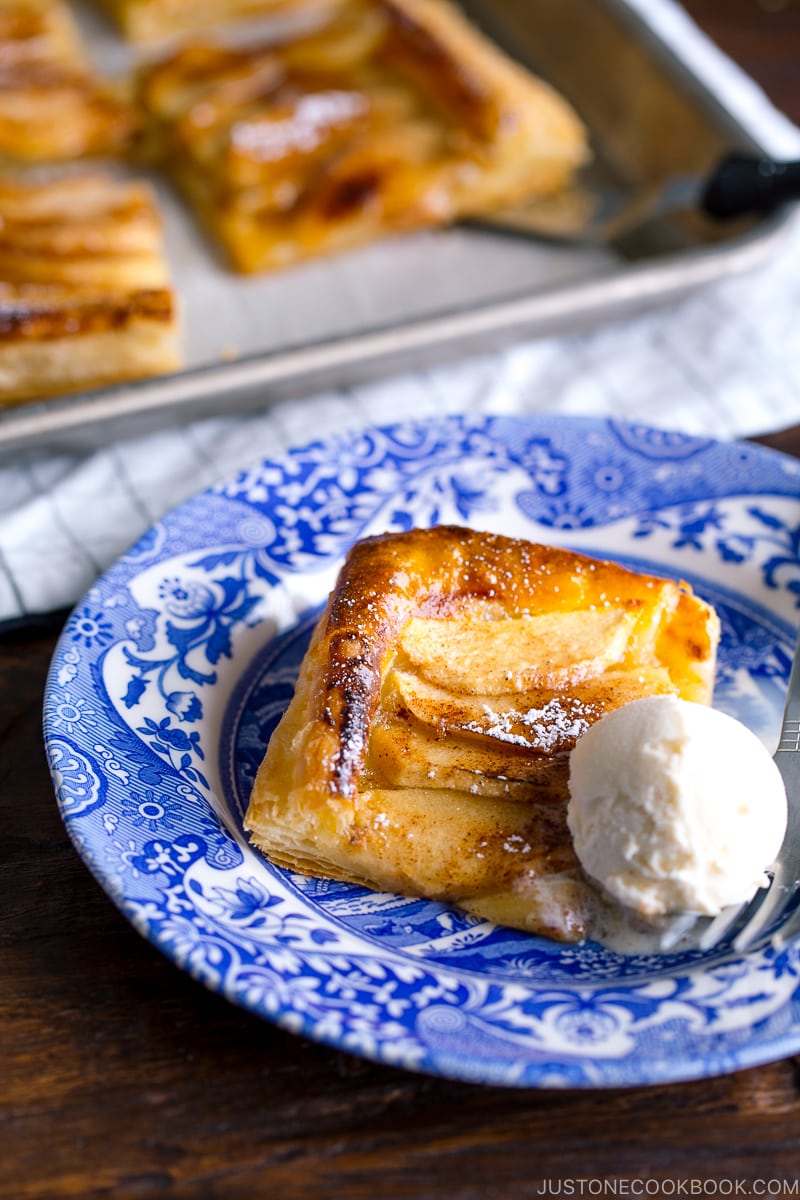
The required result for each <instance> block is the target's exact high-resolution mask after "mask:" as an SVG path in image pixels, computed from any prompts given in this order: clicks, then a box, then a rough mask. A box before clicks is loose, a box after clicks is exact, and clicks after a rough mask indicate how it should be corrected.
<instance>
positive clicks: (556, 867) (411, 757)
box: [246, 526, 719, 941]
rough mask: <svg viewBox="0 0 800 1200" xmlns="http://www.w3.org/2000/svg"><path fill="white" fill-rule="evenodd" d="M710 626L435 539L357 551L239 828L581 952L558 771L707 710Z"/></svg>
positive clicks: (610, 579) (653, 594) (625, 587)
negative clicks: (636, 703) (623, 713)
mask: <svg viewBox="0 0 800 1200" xmlns="http://www.w3.org/2000/svg"><path fill="white" fill-rule="evenodd" d="M718 636H719V626H718V621H717V618H716V615H715V613H714V611H713V609H711V608H710V607H709V606H708V605H707V604H705V603H704V602H703V601H702V600H701V599H699V598H698V597H697V596H695V595H694V594H693V593H692V591H691V589H690V588H689V587H688V586H687V585H685V584H676V583H673V582H671V581H669V580H664V579H659V578H656V577H653V576H649V575H639V574H633V573H631V572H630V571H627V570H625V569H623V568H622V567H620V566H617V565H615V564H614V563H609V562H601V561H596V560H593V559H590V558H586V557H584V556H581V555H579V554H574V553H571V552H570V551H567V550H561V549H555V548H553V547H550V546H542V545H536V544H534V543H530V542H526V541H521V540H515V539H511V538H506V537H500V536H495V535H491V534H485V533H476V532H474V531H472V530H467V529H461V528H455V527H445V526H440V527H436V528H433V529H429V530H414V531H411V532H409V533H402V534H387V535H385V536H382V537H375V538H369V539H366V540H365V541H363V542H361V543H359V544H357V545H356V546H355V548H354V549H353V550H352V552H351V553H350V555H349V557H348V558H347V560H346V562H345V564H344V567H343V569H342V571H341V574H340V576H339V579H338V582H337V584H336V587H335V588H334V591H333V593H332V594H331V597H330V600H329V603H328V606H327V608H326V610H325V612H324V613H323V615H322V617H321V618H320V620H319V623H318V625H317V627H316V630H315V632H314V635H313V638H312V641H311V645H310V647H309V650H308V653H307V655H306V658H305V660H304V662H303V665H302V668H301V671H300V676H299V679H298V682H297V687H296V691H295V694H294V697H293V699H292V701H291V703H290V705H289V708H288V709H287V711H286V713H285V714H284V716H283V718H282V719H281V722H280V723H279V725H278V727H277V728H276V730H275V732H274V733H273V735H272V738H271V740H270V743H269V747H268V749H267V753H266V756H265V758H264V761H263V763H262V765H261V768H260V770H259V772H258V776H257V779H256V782H255V786H254V789H253V794H252V798H251V801H250V805H249V808H248V812H247V816H246V826H247V828H248V829H249V831H250V835H251V837H252V840H253V842H254V843H255V845H257V846H258V847H260V848H261V850H263V851H264V852H265V853H266V855H267V856H268V857H269V858H270V859H271V860H272V861H274V862H275V863H277V864H279V865H281V866H284V867H289V868H291V869H293V870H297V871H301V872H306V873H308V874H311V875H317V876H323V877H329V878H333V879H340V880H350V881H352V882H354V883H359V884H363V885H365V886H367V887H371V888H375V889H380V890H390V891H397V892H401V893H404V894H406V895H412V896H424V897H429V898H432V899H439V900H443V901H447V902H451V903H454V904H456V905H459V906H461V907H462V908H464V909H466V910H468V911H470V912H471V913H474V914H475V915H477V916H479V917H482V918H485V919H488V920H492V921H496V922H499V923H500V924H505V925H510V926H513V927H517V928H519V929H523V930H529V931H532V932H537V933H541V934H545V935H547V936H551V937H554V938H557V939H560V940H565V941H569V940H578V939H580V938H581V937H582V936H584V934H585V931H586V925H587V919H588V915H589V912H590V903H591V900H590V894H589V891H588V888H587V885H586V884H585V882H584V878H583V876H582V874H581V871H580V869H579V866H578V862H577V859H576V857H575V853H574V850H573V847H572V842H571V839H570V835H569V831H568V828H567V824H566V803H567V771H568V765H567V762H568V754H569V751H570V750H571V748H572V746H573V745H574V743H575V740H576V738H577V737H578V736H579V735H580V734H581V733H583V732H584V731H585V730H586V729H587V728H588V726H589V725H590V724H591V723H592V722H594V721H596V720H597V719H599V717H600V716H602V715H603V714H604V713H606V712H608V711H610V710H611V709H613V708H616V707H618V706H619V705H621V704H623V703H625V702H627V701H629V700H632V699H635V698H636V697H639V696H642V695H645V694H653V693H659V692H671V693H675V694H678V695H680V696H683V697H684V698H686V699H691V700H695V701H700V702H708V701H710V698H711V692H712V687H713V675H714V666H715V655H716V646H717V640H718Z"/></svg>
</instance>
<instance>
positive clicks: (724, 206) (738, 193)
mask: <svg viewBox="0 0 800 1200" xmlns="http://www.w3.org/2000/svg"><path fill="white" fill-rule="evenodd" d="M787 200H800V162H776V161H775V160H774V159H772V158H759V157H758V156H757V155H749V154H731V155H729V157H728V158H725V159H723V160H722V162H721V163H720V164H719V166H718V167H717V168H716V170H715V171H714V174H713V175H712V176H711V178H710V180H709V181H708V184H707V185H706V189H705V191H704V193H703V197H702V200H701V205H702V208H703V210H704V211H705V212H707V213H708V215H709V216H711V217H717V218H724V217H741V216H744V215H745V214H746V213H768V212H771V211H772V210H773V209H774V208H777V207H778V206H779V205H781V204H785V203H786V201H787Z"/></svg>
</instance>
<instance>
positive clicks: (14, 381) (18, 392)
mask: <svg viewBox="0 0 800 1200" xmlns="http://www.w3.org/2000/svg"><path fill="white" fill-rule="evenodd" d="M179 365H180V352H179V348H178V322H177V314H176V304H175V297H174V294H173V291H172V288H171V287H170V284H169V276H168V269H167V264H166V260H165V257H164V250H163V245H162V235H161V219H160V216H159V212H158V208H157V206H156V201H155V198H154V196H153V193H152V192H151V190H150V188H149V187H148V186H147V185H145V184H142V183H137V182H123V181H120V180H115V179H113V178H111V177H110V176H108V175H106V174H104V173H101V172H97V173H92V174H82V175H71V176H67V177H65V178H63V179H58V180H51V181H49V182H46V183H29V182H22V181H11V180H8V179H0V405H3V404H12V403H16V402H18V401H21V400H30V399H33V398H35V397H40V396H50V395H60V394H61V393H63V392H74V391H76V390H79V389H83V388H89V387H99V386H101V385H104V384H108V383H114V382H119V381H121V380H125V379H136V378H139V377H142V376H145V375H155V374H161V373H163V372H166V371H171V370H174V369H176V368H177V367H178V366H179Z"/></svg>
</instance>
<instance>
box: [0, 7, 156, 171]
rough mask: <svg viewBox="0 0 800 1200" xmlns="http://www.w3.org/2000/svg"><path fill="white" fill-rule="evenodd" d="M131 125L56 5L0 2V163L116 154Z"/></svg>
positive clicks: (128, 111) (133, 120)
mask: <svg viewBox="0 0 800 1200" xmlns="http://www.w3.org/2000/svg"><path fill="white" fill-rule="evenodd" d="M137 124H138V121H137V117H136V114H135V110H134V108H133V106H132V105H131V103H130V102H129V101H128V99H127V98H126V97H125V96H124V95H123V93H122V91H121V90H120V89H119V88H117V87H116V86H115V85H114V84H112V83H111V82H108V81H106V80H103V79H100V78H99V77H98V76H97V75H96V74H95V73H94V71H93V70H92V68H91V65H90V64H89V62H88V61H87V59H86V57H85V55H84V51H83V47H82V45H81V41H80V37H79V34H78V30H77V26H76V25H75V23H74V21H73V18H72V15H71V13H70V11H69V9H68V8H67V7H66V6H65V5H64V4H62V3H60V0H0V159H6V160H8V161H10V162H13V163H22V164H32V163H41V162H65V161H68V160H70V159H73V158H85V157H95V156H105V155H109V154H112V155H115V154H119V153H121V152H122V151H124V150H125V149H126V148H127V147H128V145H129V143H130V141H131V139H132V137H133V135H134V133H135V131H136V127H137Z"/></svg>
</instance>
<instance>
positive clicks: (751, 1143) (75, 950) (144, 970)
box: [0, 0, 800, 1200]
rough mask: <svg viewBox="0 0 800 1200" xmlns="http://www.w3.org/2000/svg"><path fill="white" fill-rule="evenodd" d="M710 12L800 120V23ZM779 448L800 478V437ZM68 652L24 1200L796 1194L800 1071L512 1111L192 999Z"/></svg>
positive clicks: (29, 1013)
mask: <svg viewBox="0 0 800 1200" xmlns="http://www.w3.org/2000/svg"><path fill="white" fill-rule="evenodd" d="M689 8H690V9H691V10H692V11H693V12H695V14H696V15H697V16H698V18H699V19H700V20H701V22H702V23H704V24H705V25H706V27H707V28H708V29H709V30H710V31H711V32H712V33H713V34H715V35H716V36H718V37H719V40H720V41H721V43H722V44H724V45H725V46H726V48H727V49H729V50H730V51H731V52H732V53H734V54H737V55H738V56H739V57H740V58H741V60H742V61H743V62H744V63H745V65H747V66H748V68H749V69H751V70H753V71H754V72H755V73H756V74H757V75H758V77H759V78H760V79H761V80H762V81H763V82H764V84H765V85H766V86H767V88H768V90H770V91H771V92H772V94H773V95H774V97H775V98H776V99H777V100H779V101H780V102H781V103H783V104H784V106H785V107H786V108H787V109H790V108H791V110H792V112H793V115H794V116H795V118H797V119H798V120H800V88H798V87H797V83H798V64H800V14H799V13H798V4H797V3H796V2H793V0H786V2H784V3H781V0H763V4H762V5H758V4H756V3H755V2H754V0H752V2H751V0H714V2H712V0H692V3H690V4H689ZM798 399H799V402H800V398H798ZM764 440H765V441H767V442H768V443H769V444H771V445H774V446H776V447H778V448H780V449H783V450H785V451H788V452H789V453H791V454H795V455H797V456H798V457H800V426H799V427H798V428H796V429H793V430H791V431H788V432H786V433H783V434H779V435H775V436H772V437H770V438H767V439H764ZM55 640H56V630H55V629H54V628H47V627H45V628H43V629H39V630H28V631H21V632H17V633H16V634H14V635H6V636H5V637H3V638H2V639H0V776H1V777H2V787H1V788H0V809H1V812H2V826H1V827H2V831H3V837H2V843H0V846H1V849H0V931H1V933H0V936H1V938H2V941H1V943H0V944H1V945H2V953H0V1030H1V1031H2V1032H0V1197H3V1198H4V1200H24V1198H26V1197H36V1198H37V1200H45V1198H48V1200H50V1198H52V1200H62V1198H65V1197H81V1198H82V1200H92V1198H94V1197H98V1198H99V1197H109V1196H111V1197H122V1198H128V1197H156V1198H159V1197H166V1196H169V1197H225V1198H226V1200H238V1198H241V1200H258V1198H259V1197H269V1198H271V1200H295V1198H296V1200H311V1198H312V1197H313V1198H314V1200H329V1198H339V1197H346V1198H348V1200H358V1198H363V1200H372V1198H374V1197H384V1196H386V1197H405V1196H413V1197H429V1196H430V1197H433V1196H443V1197H448V1198H450V1197H457V1198H459V1200H468V1198H470V1200H471V1198H474V1200H501V1198H502V1200H507V1198H512V1197H532V1196H537V1195H540V1194H547V1188H548V1186H549V1188H550V1192H551V1194H552V1193H554V1192H555V1191H556V1190H557V1188H558V1186H559V1183H558V1181H566V1180H573V1181H574V1183H573V1185H572V1186H573V1189H574V1190H573V1192H572V1194H574V1195H578V1194H580V1193H579V1191H578V1188H579V1186H580V1185H579V1183H578V1180H579V1179H583V1180H584V1181H588V1180H590V1179H591V1180H592V1181H593V1184H592V1185H591V1186H593V1187H594V1188H595V1189H596V1188H597V1187H598V1186H600V1181H602V1180H603V1179H607V1180H612V1179H624V1180H634V1179H637V1178H638V1180H639V1184H640V1185H641V1183H642V1181H643V1179H644V1178H649V1179H651V1180H652V1179H661V1180H666V1181H670V1182H669V1183H668V1184H667V1185H666V1186H668V1187H671V1189H672V1191H671V1194H681V1193H680V1192H676V1191H675V1187H676V1186H677V1185H676V1181H677V1180H679V1179H682V1180H689V1179H691V1178H694V1179H695V1180H698V1181H699V1180H720V1179H728V1180H732V1181H734V1183H736V1182H737V1181H748V1180H754V1179H768V1178H778V1177H782V1178H789V1179H793V1180H795V1179H796V1178H797V1177H798V1174H800V1061H798V1059H797V1058H792V1059H787V1060H785V1061H782V1062H777V1063H773V1064H771V1065H769V1066H764V1067H760V1068H757V1069H755V1070H749V1071H743V1072H739V1073H738V1074H735V1075H731V1076H727V1077H723V1078H718V1079H711V1080H703V1081H699V1082H695V1083H690V1084H686V1085H673V1086H669V1087H657V1088H651V1089H635V1090H628V1091H600V1092H589V1093H578V1092H565V1093H549V1092H524V1091H523V1092H516V1091H505V1090H502V1089H496V1088H483V1087H477V1086H468V1085H463V1084H458V1083H451V1082H448V1081H445V1080H440V1079H431V1078H427V1077H423V1076H415V1075H411V1074H407V1073H405V1072H402V1071H398V1070H393V1069H389V1068H385V1067H380V1066H374V1065H371V1064H370V1063H367V1062H364V1061H361V1060H359V1059H356V1058H351V1057H349V1056H347V1055H344V1054H340V1053H337V1052H335V1051H332V1050H329V1049H326V1048H324V1047H322V1046H319V1045H316V1044H312V1043H310V1042H307V1041H304V1040H302V1039H300V1038H296V1037H292V1036H289V1035H288V1034H285V1033H282V1032H281V1031H279V1030H278V1029H276V1028H274V1027H272V1026H271V1025H269V1024H266V1023H265V1022H262V1021H260V1020H258V1019H256V1018H255V1017H252V1016H250V1015H249V1014H247V1013H243V1012H240V1011H239V1010H237V1009H235V1008H233V1007H232V1006H231V1005H229V1004H227V1003H226V1002H225V1001H223V1000H222V999H219V998H218V997H216V996H214V995H211V994H210V993H208V992H206V991H205V990H204V989H203V988H202V987H200V986H199V985H198V984H196V983H194V982H192V981H191V980H190V979H189V978H188V977H187V976H186V975H184V974H182V973H181V972H180V971H179V970H178V969H177V968H176V967H174V966H173V965H172V964H171V963H170V962H168V961H166V960H165V959H164V958H162V957H161V955H160V954H159V953H158V952H157V951H156V950H154V949H153V948H152V947H151V946H150V945H148V944H147V943H145V942H144V941H142V940H141V939H140V938H139V936H138V935H137V934H136V933H135V932H134V931H133V929H132V928H131V927H130V926H129V925H128V924H127V923H126V922H125V921H124V920H123V918H122V917H121V916H120V915H119V914H118V913H117V911H116V909H115V908H114V907H113V905H112V904H111V903H110V902H109V901H108V899H107V898H106V896H105V895H104V894H103V893H102V892H101V891H100V889H99V887H98V886H97V884H96V883H95V882H94V880H93V879H92V878H91V876H90V875H89V873H88V871H87V870H86V869H85V867H84V866H83V864H82V863H81V862H80V861H79V860H78V858H77V857H76V855H75V852H74V851H73V849H72V847H71V845H70V844H69V842H68V840H67V837H66V835H65V833H64V829H63V827H62V825H61V821H60V819H59V817H58V814H57V812H56V807H55V804H54V801H53V794H52V789H51V786H50V781H49V778H48V775H47V771H46V768H45V763H44V757H43V753H42V747H41V733H40V706H41V696H42V688H43V684H44V677H45V672H46V669H47V665H48V661H49V659H50V655H51V652H52V650H53V646H54V643H55ZM548 1180H549V1181H550V1184H549V1185H548V1183H547V1181H548ZM583 1186H584V1187H585V1188H586V1189H588V1188H589V1186H590V1185H589V1183H588V1182H585V1183H584V1185H583ZM695 1186H697V1185H695ZM563 1187H564V1188H565V1189H566V1187H567V1184H566V1183H564V1184H563ZM563 1194H568V1193H566V1191H565V1192H564V1193H563ZM584 1194H587V1195H588V1194H600V1193H598V1192H597V1191H595V1192H594V1193H591V1192H589V1191H588V1190H586V1191H585V1192H584ZM607 1194H608V1193H607ZM617 1194H624V1193H623V1192H622V1191H621V1190H620V1191H619V1192H618V1193H617ZM629 1194H643V1193H642V1192H641V1191H640V1192H638V1193H636V1192H634V1191H631V1192H630V1193H629ZM648 1194H653V1193H652V1191H651V1192H649V1193H648ZM664 1194H668V1193H667V1192H666V1191H665V1193H664ZM683 1194H688V1193H683ZM705 1194H709V1193H708V1192H706V1193H705ZM720 1194H722V1193H720ZM734 1194H735V1193H734ZM739 1194H741V1192H740V1193H739ZM794 1194H797V1193H794Z"/></svg>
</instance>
